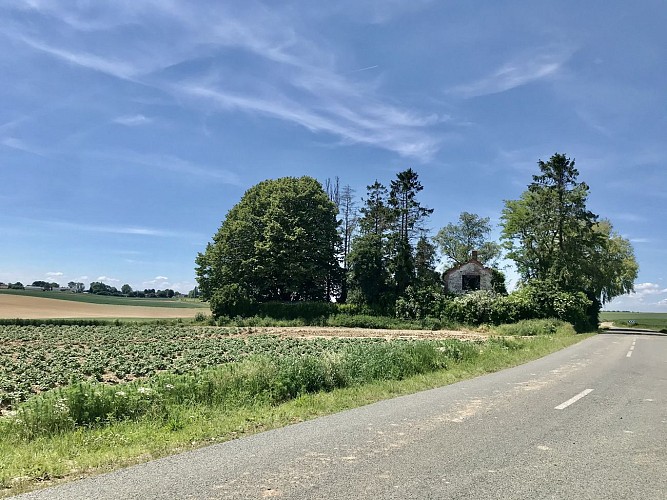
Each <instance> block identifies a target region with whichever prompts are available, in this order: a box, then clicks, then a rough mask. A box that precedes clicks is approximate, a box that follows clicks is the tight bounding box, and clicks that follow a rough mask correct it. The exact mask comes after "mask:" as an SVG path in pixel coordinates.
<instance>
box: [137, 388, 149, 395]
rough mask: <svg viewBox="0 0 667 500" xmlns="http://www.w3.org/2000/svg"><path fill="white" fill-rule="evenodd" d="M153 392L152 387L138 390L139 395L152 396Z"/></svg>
mask: <svg viewBox="0 0 667 500" xmlns="http://www.w3.org/2000/svg"><path fill="white" fill-rule="evenodd" d="M151 391H152V389H151V388H150V387H139V388H138V389H137V392H138V393H139V394H150V393H151Z"/></svg>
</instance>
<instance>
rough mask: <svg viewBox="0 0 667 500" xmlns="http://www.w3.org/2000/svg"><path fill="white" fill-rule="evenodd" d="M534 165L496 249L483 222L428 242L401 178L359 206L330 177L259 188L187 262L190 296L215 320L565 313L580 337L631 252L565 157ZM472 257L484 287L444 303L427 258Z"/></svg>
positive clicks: (624, 281) (629, 286)
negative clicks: (274, 314) (205, 303)
mask: <svg viewBox="0 0 667 500" xmlns="http://www.w3.org/2000/svg"><path fill="white" fill-rule="evenodd" d="M538 168H539V172H538V173H537V174H535V175H533V177H532V182H530V184H529V185H528V186H527V189H526V190H525V191H524V193H523V194H522V195H521V197H520V198H519V199H518V200H509V201H506V202H505V207H504V209H503V211H502V215H501V218H500V219H501V224H500V225H501V240H500V242H495V241H491V240H490V238H489V235H490V233H491V232H492V229H493V228H492V227H491V224H490V219H489V218H485V217H480V216H478V215H477V214H473V213H468V212H462V213H461V215H460V217H459V219H458V221H456V222H452V223H450V224H447V225H446V226H445V227H443V228H441V229H440V230H439V231H438V232H437V234H436V235H435V236H430V235H429V234H428V231H427V230H426V222H427V220H428V218H429V216H430V215H431V214H432V213H433V209H431V208H428V207H425V206H424V205H423V204H422V203H421V202H420V200H419V194H420V192H421V191H422V190H423V186H422V184H421V182H420V180H419V176H418V174H417V173H416V172H415V171H414V170H412V169H407V170H405V171H402V172H399V173H398V174H396V177H395V178H394V179H392V180H391V181H390V182H389V184H384V183H382V182H380V181H379V180H375V181H374V182H373V183H371V184H369V185H368V186H367V188H366V193H365V195H364V196H363V197H362V198H361V203H360V204H359V206H358V205H357V200H356V199H355V196H354V190H353V189H352V188H351V187H350V186H349V185H346V186H343V187H341V186H340V182H339V180H338V179H337V178H336V179H334V180H331V179H329V180H327V181H326V182H325V184H324V186H322V184H320V183H319V182H318V181H316V180H315V179H313V178H311V177H298V178H297V177H285V178H280V179H273V180H266V181H263V182H260V183H259V184H257V185H255V186H253V187H251V188H250V189H249V190H248V191H247V192H246V193H245V194H244V196H243V197H242V198H241V200H240V201H239V203H237V204H236V205H235V206H234V207H232V209H231V210H230V211H229V212H228V214H227V216H226V217H225V219H224V220H223V222H222V225H221V226H220V228H219V230H218V231H217V233H216V234H215V235H214V236H213V240H212V242H209V243H208V244H207V247H206V250H205V251H204V252H201V253H199V254H198V255H197V258H196V274H197V281H198V283H199V292H200V294H201V297H202V299H204V300H209V301H210V302H211V308H212V311H213V313H214V315H216V316H232V317H233V316H237V315H238V316H247V315H252V314H256V313H257V312H258V310H260V309H261V305H262V304H266V303H275V302H279V303H290V304H294V303H301V302H330V301H335V302H336V303H337V304H347V308H348V310H350V311H352V310H354V311H362V312H364V313H366V314H375V315H390V316H402V317H412V318H415V317H417V318H418V317H420V316H421V317H423V316H425V315H435V316H438V315H443V314H445V315H446V314H449V315H450V316H454V317H459V316H462V315H463V316H465V314H464V313H465V309H466V308H468V309H470V308H472V309H475V308H477V309H479V307H481V306H480V304H482V303H488V304H490V305H488V311H487V312H488V314H486V313H485V314H482V316H484V317H485V319H488V318H487V316H488V317H495V318H496V319H495V320H493V319H492V321H496V322H497V321H502V320H504V319H515V318H517V317H518V318H520V319H523V317H540V316H542V317H548V316H555V317H568V315H570V317H569V319H571V320H572V321H573V322H579V323H580V324H581V325H582V328H583V327H592V326H593V325H594V324H595V325H597V315H598V312H599V311H600V308H601V306H602V304H604V303H605V302H607V301H609V300H611V299H612V298H613V297H616V296H618V295H621V294H624V293H628V292H630V291H632V290H633V283H634V280H635V278H636V276H637V272H638V265H637V262H636V260H635V257H634V253H633V249H632V246H631V244H630V242H629V241H628V240H627V239H625V238H623V237H622V236H620V235H619V234H617V233H616V232H615V231H614V230H613V227H612V224H611V222H610V221H609V220H607V219H604V218H600V216H599V215H596V214H594V213H593V212H591V211H590V210H589V209H588V207H587V200H588V193H589V187H588V185H587V184H586V183H584V182H580V181H579V180H578V175H579V172H578V171H577V169H576V168H575V162H574V160H571V159H569V158H567V157H566V156H565V155H563V154H555V155H553V156H552V157H551V158H550V159H549V160H548V161H546V162H544V161H542V160H540V161H538ZM472 250H476V251H477V255H478V257H477V258H478V260H479V261H481V262H482V263H483V264H484V265H486V266H487V267H491V268H494V274H493V290H492V291H489V292H483V293H482V292H475V293H473V294H469V295H471V296H468V297H463V298H462V297H453V296H451V295H449V294H448V293H447V292H446V290H445V287H444V283H443V280H442V274H441V273H439V272H438V271H437V270H436V267H437V264H438V260H439V258H441V259H442V260H443V262H444V263H445V265H447V266H454V265H459V264H462V263H464V262H467V261H468V260H469V259H470V255H471V251H472ZM503 253H504V254H505V256H506V257H507V258H508V259H510V260H512V261H514V263H515V264H516V267H517V270H518V272H519V274H520V277H521V282H520V284H519V287H518V289H517V290H516V291H515V292H513V294H509V295H508V294H507V291H506V289H505V283H504V276H503V274H502V272H500V271H499V270H498V269H495V267H496V266H497V265H498V262H499V259H500V258H501V256H502V255H503ZM508 297H509V298H508ZM471 301H476V303H475V304H476V305H475V304H473V303H472V302H471ZM462 304H463V305H462ZM526 304H528V305H526ZM485 307H486V306H485ZM341 310H345V308H343V309H341ZM491 310H493V311H495V312H494V313H491V312H489V311H491ZM457 311H459V312H458V313H457ZM457 314H458V316H457ZM494 315H495V316H494Z"/></svg>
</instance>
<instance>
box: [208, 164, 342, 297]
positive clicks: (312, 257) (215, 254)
mask: <svg viewBox="0 0 667 500" xmlns="http://www.w3.org/2000/svg"><path fill="white" fill-rule="evenodd" d="M336 212H337V210H336V206H335V205H334V203H333V202H332V201H331V200H330V199H329V197H328V196H327V193H326V192H325V191H324V190H323V188H322V185H321V184H320V183H319V182H317V181H316V180H315V179H313V178H311V177H299V178H295V177H284V178H280V179H275V180H266V181H263V182H260V183H259V184H257V185H255V186H254V187H252V188H250V189H249V190H248V191H247V192H246V193H245V194H244V195H243V197H242V198H241V201H239V203H237V204H236V205H235V206H234V207H233V208H232V209H231V210H230V211H229V212H228V214H227V217H226V218H225V220H224V221H223V223H222V225H221V226H220V229H219V230H218V232H217V233H216V234H215V235H214V236H213V241H212V242H211V243H209V244H208V245H207V247H206V250H205V251H204V252H203V253H199V254H198V256H197V259H196V263H197V267H196V274H197V281H198V283H199V290H200V292H201V296H202V298H203V299H205V300H206V299H211V298H213V296H214V295H215V294H216V293H218V294H219V295H220V296H221V297H225V296H227V295H230V293H228V292H230V291H231V290H233V291H234V293H237V294H241V295H243V298H244V300H246V299H247V300H248V301H252V302H265V301H273V300H277V301H302V300H315V301H327V300H330V297H329V292H330V289H331V286H332V282H334V281H336V280H338V281H339V280H340V266H339V263H338V261H337V259H336V249H337V248H338V247H339V235H338V231H337V221H336Z"/></svg>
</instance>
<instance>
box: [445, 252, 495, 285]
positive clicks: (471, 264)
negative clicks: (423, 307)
mask: <svg viewBox="0 0 667 500" xmlns="http://www.w3.org/2000/svg"><path fill="white" fill-rule="evenodd" d="M491 278H492V272H491V269H489V268H488V267H484V265H483V264H482V263H481V262H480V261H478V260H477V251H476V250H473V252H472V258H471V259H470V260H469V261H468V262H466V263H464V264H461V265H458V266H456V267H453V268H451V269H450V270H448V271H446V272H445V274H444V275H443V280H444V282H445V287H446V289H447V291H448V292H451V293H466V292H472V291H474V290H491V289H492V286H491Z"/></svg>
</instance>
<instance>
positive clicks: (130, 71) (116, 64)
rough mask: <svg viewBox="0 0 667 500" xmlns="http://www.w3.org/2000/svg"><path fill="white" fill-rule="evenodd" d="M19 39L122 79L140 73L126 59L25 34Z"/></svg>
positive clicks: (77, 63) (131, 78)
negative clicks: (56, 43) (114, 57)
mask: <svg viewBox="0 0 667 500" xmlns="http://www.w3.org/2000/svg"><path fill="white" fill-rule="evenodd" d="M21 40H22V41H23V42H24V43H25V44H26V45H29V46H30V47H32V48H33V49H35V50H38V51H40V52H44V53H46V54H49V55H51V56H54V57H56V58H57V59H60V60H62V61H65V62H68V63H70V64H74V65H76V66H81V67H83V68H87V69H90V70H93V71H100V72H102V73H106V74H107V75H110V76H113V77H116V78H120V79H122V80H133V79H134V77H135V76H137V75H138V74H139V73H140V71H139V70H138V69H137V68H135V67H134V66H133V65H131V64H128V62H126V61H121V60H117V59H108V58H105V57H101V56H97V55H94V54H90V53H86V52H77V51H71V50H66V49H63V48H58V47H54V46H50V45H47V44H44V43H42V42H40V41H38V40H34V39H32V38H29V37H25V36H24V37H21Z"/></svg>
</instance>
